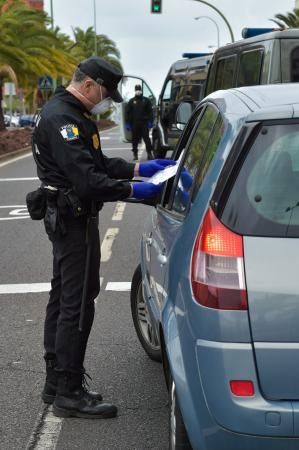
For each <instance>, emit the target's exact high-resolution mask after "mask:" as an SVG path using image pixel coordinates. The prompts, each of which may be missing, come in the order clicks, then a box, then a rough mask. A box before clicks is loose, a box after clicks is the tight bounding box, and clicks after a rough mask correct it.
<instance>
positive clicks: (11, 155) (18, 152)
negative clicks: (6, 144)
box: [0, 146, 31, 162]
mask: <svg viewBox="0 0 299 450" xmlns="http://www.w3.org/2000/svg"><path fill="white" fill-rule="evenodd" d="M29 151H31V146H28V147H24V148H21V149H20V150H15V151H14V152H9V153H5V154H4V155H0V162H2V161H7V160H8V159H13V158H14V157H15V156H19V155H23V154H24V153H27V152H29Z"/></svg>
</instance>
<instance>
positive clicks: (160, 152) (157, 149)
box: [153, 133, 166, 158]
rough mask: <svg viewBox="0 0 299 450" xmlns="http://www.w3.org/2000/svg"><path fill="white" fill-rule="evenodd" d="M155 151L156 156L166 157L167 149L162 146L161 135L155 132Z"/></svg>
mask: <svg viewBox="0 0 299 450" xmlns="http://www.w3.org/2000/svg"><path fill="white" fill-rule="evenodd" d="M153 152H154V157H155V158H164V157H165V155H166V151H164V150H163V149H162V148H161V142H160V138H159V135H158V134H157V133H155V134H154V135H153Z"/></svg>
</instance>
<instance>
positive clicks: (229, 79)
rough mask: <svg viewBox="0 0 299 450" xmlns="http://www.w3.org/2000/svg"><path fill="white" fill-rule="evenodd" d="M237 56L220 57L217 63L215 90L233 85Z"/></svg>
mask: <svg viewBox="0 0 299 450" xmlns="http://www.w3.org/2000/svg"><path fill="white" fill-rule="evenodd" d="M236 62H237V57H236V56H235V55H234V56H231V57H229V58H223V59H220V60H219V61H218V63H217V69H216V79H215V90H216V91H217V90H218V89H229V88H231V87H232V86H233V85H234V74H235V71H236Z"/></svg>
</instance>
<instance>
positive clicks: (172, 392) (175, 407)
mask: <svg viewBox="0 0 299 450" xmlns="http://www.w3.org/2000/svg"><path fill="white" fill-rule="evenodd" d="M169 378H170V380H169V394H168V395H169V450H192V447H191V444H190V441H189V438H188V435H187V431H186V428H185V425H184V422H183V418H182V415H181V411H180V406H179V403H178V399H177V395H176V389H175V383H174V381H173V379H172V377H171V375H170V377H169Z"/></svg>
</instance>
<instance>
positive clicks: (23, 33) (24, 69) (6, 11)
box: [0, 0, 76, 130]
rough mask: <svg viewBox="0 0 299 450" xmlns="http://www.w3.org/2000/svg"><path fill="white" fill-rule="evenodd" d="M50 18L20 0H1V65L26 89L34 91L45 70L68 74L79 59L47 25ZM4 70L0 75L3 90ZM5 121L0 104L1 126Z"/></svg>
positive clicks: (55, 73) (50, 73)
mask: <svg viewBox="0 0 299 450" xmlns="http://www.w3.org/2000/svg"><path fill="white" fill-rule="evenodd" d="M49 22H50V20H49V18H48V17H47V15H46V14H45V13H44V12H42V11H38V10H36V9H33V8H30V7H28V6H27V5H24V4H23V3H22V1H20V0H14V1H12V2H10V3H8V2H6V1H5V0H0V65H1V66H3V65H5V67H6V68H7V66H9V67H10V68H11V69H12V70H13V71H14V73H15V75H16V77H17V79H18V82H19V85H20V86H22V88H25V89H27V90H31V91H32V90H33V89H34V87H36V85H37V80H38V78H39V77H40V76H43V75H45V74H47V75H50V76H52V77H57V76H58V75H62V76H65V77H69V76H70V74H71V73H72V71H73V69H74V66H75V63H76V61H75V59H74V58H73V57H72V56H71V55H70V54H69V52H67V51H66V49H65V46H64V42H63V40H62V39H60V38H59V37H57V36H56V35H55V33H53V31H52V30H50V29H49V28H47V26H48V25H49ZM5 73H7V72H5ZM5 73H4V75H3V76H2V77H0V90H1V89H2V85H3V81H4V79H5V78H6V75H5ZM3 123H4V120H3V111H2V108H1V105H0V130H1V127H2V129H3V125H1V124H3Z"/></svg>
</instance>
